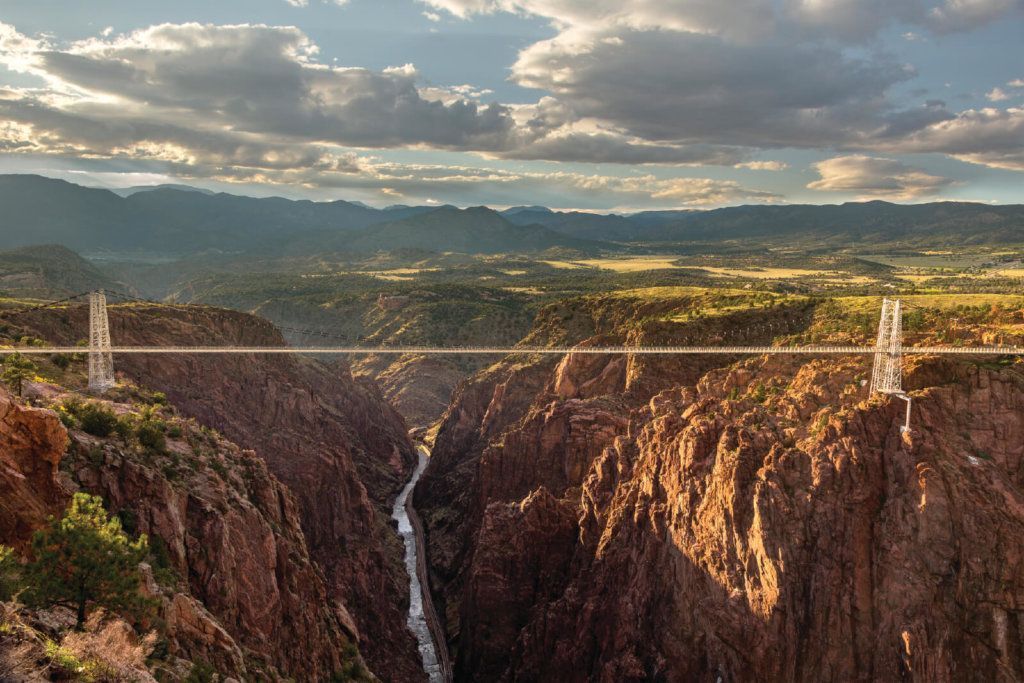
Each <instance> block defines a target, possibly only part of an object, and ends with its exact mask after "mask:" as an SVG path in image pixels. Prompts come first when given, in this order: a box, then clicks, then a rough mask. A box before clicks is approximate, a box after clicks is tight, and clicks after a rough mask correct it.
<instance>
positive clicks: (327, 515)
mask: <svg viewBox="0 0 1024 683" xmlns="http://www.w3.org/2000/svg"><path fill="white" fill-rule="evenodd" d="M29 324H30V325H31V327H32V329H35V330H38V334H39V336H41V337H45V338H48V339H54V340H60V341H66V342H72V343H73V342H74V341H76V340H77V338H78V336H79V335H81V333H82V330H85V329H87V327H86V326H85V321H84V312H82V311H78V310H72V311H68V312H59V313H52V312H41V313H40V314H39V315H37V316H36V317H35V318H33V319H31V320H30V321H29ZM110 324H111V334H112V336H113V338H114V339H116V340H117V342H118V343H121V344H126V345H132V344H172V345H173V344H182V345H203V344H209V345H216V344H223V345H232V344H251V345H268V346H274V345H280V344H281V343H282V342H281V338H280V336H279V335H278V333H277V332H276V331H275V330H274V328H273V327H272V326H271V325H270V324H269V323H267V322H266V321H263V320H261V319H259V318H255V317H253V316H249V315H246V314H242V313H234V312H230V311H224V310H220V309H211V308H206V307H199V306H189V307H174V308H172V307H161V306H148V305H132V306H112V307H111V309H110ZM117 368H118V371H120V372H123V373H124V374H125V375H127V376H129V377H131V378H133V379H135V380H136V381H138V382H139V383H140V384H144V385H145V386H148V387H150V388H152V389H158V390H161V391H164V392H166V394H167V396H168V398H169V399H170V401H171V402H172V403H173V404H174V405H176V406H177V407H178V408H179V409H180V410H182V411H183V412H184V413H185V414H187V415H190V416H193V417H195V418H196V419H197V420H198V421H199V422H200V423H202V424H205V425H209V426H211V427H214V428H216V429H217V430H219V431H220V432H221V433H223V434H224V435H225V436H226V437H228V438H229V439H231V440H232V441H234V442H236V443H238V444H239V445H241V446H242V447H244V448H248V449H252V450H253V451H255V452H256V454H257V455H258V456H259V457H260V458H261V459H262V460H263V461H265V462H266V464H267V467H268V468H269V471H270V472H271V473H273V475H274V476H275V477H276V478H277V479H279V480H280V481H281V482H283V483H284V484H285V485H286V486H287V487H288V488H289V489H290V490H291V491H292V492H293V494H294V496H295V500H296V504H297V513H298V519H299V521H300V522H301V527H302V531H303V532H304V535H305V538H306V542H307V544H308V547H309V553H310V556H311V558H312V559H313V560H314V561H315V562H316V563H317V564H318V565H319V566H320V567H321V568H322V570H323V572H324V574H325V576H326V581H327V596H328V601H329V602H331V603H333V604H337V605H339V606H340V608H341V609H342V610H343V611H345V612H347V614H349V615H350V616H351V620H352V622H353V623H354V626H355V629H356V630H357V631H358V634H359V637H360V649H361V650H362V652H363V653H364V654H365V655H366V657H367V660H368V662H369V664H370V667H371V669H372V670H373V671H374V672H375V673H377V674H378V675H379V676H381V677H382V678H384V679H386V680H402V681H413V680H420V679H421V678H422V677H423V672H422V666H421V662H420V658H419V654H418V652H417V650H416V644H415V640H414V638H413V637H412V635H411V634H410V633H409V631H408V629H406V627H405V611H406V609H407V605H408V599H409V598H408V583H407V578H406V576H405V573H404V567H403V565H402V546H401V542H400V540H399V538H398V536H397V534H396V533H395V532H394V531H393V530H392V528H391V527H390V526H389V524H388V522H387V519H388V513H389V510H390V505H391V503H392V501H393V499H394V496H395V495H396V494H397V492H398V491H399V490H400V489H401V486H402V484H403V483H404V482H405V481H406V479H407V478H408V476H409V473H410V472H411V470H412V468H413V466H414V463H415V453H414V451H413V448H412V445H411V443H410V441H409V439H408V437H407V435H406V428H405V425H404V423H403V421H402V419H401V417H400V416H399V415H398V414H397V413H396V412H395V410H394V409H393V408H391V407H390V406H389V405H388V404H387V402H386V401H385V400H384V399H383V398H382V397H381V395H380V393H379V391H378V390H377V389H376V387H375V386H374V385H373V383H372V382H371V381H369V380H362V379H358V378H353V376H352V375H351V373H350V372H349V371H348V368H347V366H344V365H332V366H331V367H330V368H328V367H327V366H325V365H322V364H320V363H316V362H315V361H311V360H308V359H302V358H294V357H282V356H276V357H271V356H231V355H229V356H201V355H188V354H173V355H161V356H130V357H129V356H125V357H123V358H119V359H118V365H117ZM216 518H217V515H216V513H215V511H211V512H210V520H209V523H210V524H212V525H216V524H217V522H216ZM247 542H248V541H247ZM252 542H253V543H257V545H258V543H259V540H258V537H257V539H256V540H253V541H252ZM253 588H254V589H255V588H259V587H258V586H254V587H253ZM264 618H266V617H264ZM296 656H301V653H298V654H297V655H296Z"/></svg>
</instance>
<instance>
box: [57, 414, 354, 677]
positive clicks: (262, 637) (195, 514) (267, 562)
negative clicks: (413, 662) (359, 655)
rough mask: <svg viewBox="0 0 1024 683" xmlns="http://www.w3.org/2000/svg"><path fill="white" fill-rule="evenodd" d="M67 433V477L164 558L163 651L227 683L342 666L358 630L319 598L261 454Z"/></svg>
mask: <svg viewBox="0 0 1024 683" xmlns="http://www.w3.org/2000/svg"><path fill="white" fill-rule="evenodd" d="M73 437H74V445H73V447H72V448H71V449H70V451H69V455H68V458H67V460H66V461H65V463H64V465H63V467H64V469H65V470H67V471H68V472H69V474H70V475H71V478H72V479H73V480H74V481H75V482H76V483H77V484H78V485H79V486H81V487H82V488H83V489H84V490H87V491H89V492H91V493H95V494H98V495H101V496H102V497H103V499H104V500H105V501H106V503H107V505H108V507H109V508H110V509H111V510H112V511H114V512H117V513H118V514H121V515H122V517H123V518H125V519H127V520H129V521H130V524H131V526H132V527H133V529H132V531H133V532H137V533H145V534H147V535H148V536H149V537H150V538H151V539H152V543H153V544H154V545H157V546H159V548H160V549H161V550H159V551H158V553H160V555H161V556H164V554H165V555H166V563H167V564H166V566H165V567H163V568H162V569H163V570H164V577H165V579H167V581H168V585H166V586H165V587H164V589H163V590H155V591H152V592H153V593H154V594H155V595H157V596H159V597H160V598H161V605H162V607H161V617H162V619H163V621H165V622H166V624H167V636H168V640H169V646H170V654H172V655H175V656H178V657H182V658H185V659H195V660H204V661H209V662H210V663H212V664H214V665H215V666H217V668H218V670H220V671H222V672H225V673H229V674H234V675H239V674H242V673H246V672H248V674H249V675H257V674H258V672H259V669H256V670H255V671H251V670H249V669H252V668H253V667H254V666H257V667H258V666H260V665H262V666H264V667H266V668H267V669H269V670H271V671H280V672H282V673H285V674H286V675H290V676H293V677H295V676H297V677H300V678H308V679H319V678H324V677H329V676H330V674H331V673H332V672H334V671H338V670H340V668H341V659H340V653H341V651H342V649H343V647H344V645H345V643H346V642H347V641H346V637H352V638H354V637H356V634H355V633H348V634H346V629H345V619H344V613H343V612H342V611H341V608H339V607H336V606H334V605H332V604H331V603H330V601H329V600H328V599H327V596H326V589H325V582H324V578H323V575H322V574H321V573H320V571H319V570H318V569H317V568H316V567H315V566H314V564H313V563H312V561H311V560H310V557H309V552H308V550H307V548H306V543H305V539H304V536H303V534H302V530H301V526H300V523H299V515H298V510H297V507H296V503H295V500H294V497H293V496H292V494H291V492H290V491H289V490H288V489H286V488H285V487H284V486H283V485H282V484H281V483H280V482H278V481H277V480H276V479H275V478H274V477H273V476H271V475H270V473H269V471H268V469H267V465H266V464H265V463H264V462H263V461H262V460H261V459H260V458H258V457H256V455H255V454H254V453H252V452H251V451H244V450H242V449H240V448H238V447H237V446H236V445H234V444H231V443H230V442H227V441H225V440H223V439H221V438H218V437H216V436H214V435H210V434H202V433H201V432H199V433H195V432H192V433H187V434H186V435H185V436H184V437H183V438H182V439H181V440H174V441H172V442H171V444H170V448H169V451H168V454H167V455H166V456H161V455H154V454H137V453H134V452H131V451H126V450H125V449H124V448H123V447H121V446H120V445H118V444H116V443H112V442H110V441H109V440H102V439H97V438H96V437H91V436H89V435H87V434H84V433H81V432H75V433H73ZM179 582H180V586H179V585H178V584H179ZM179 588H186V590H184V592H183V591H182V590H180V589H179ZM242 651H244V652H245V657H244V660H243V659H242Z"/></svg>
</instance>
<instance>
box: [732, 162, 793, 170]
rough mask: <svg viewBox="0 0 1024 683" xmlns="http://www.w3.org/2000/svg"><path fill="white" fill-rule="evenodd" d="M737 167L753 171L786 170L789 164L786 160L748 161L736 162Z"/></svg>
mask: <svg viewBox="0 0 1024 683" xmlns="http://www.w3.org/2000/svg"><path fill="white" fill-rule="evenodd" d="M736 168H746V169H750V170H752V171H785V170H786V169H787V168H789V164H787V163H786V162H784V161H746V162H743V163H741V164H736Z"/></svg>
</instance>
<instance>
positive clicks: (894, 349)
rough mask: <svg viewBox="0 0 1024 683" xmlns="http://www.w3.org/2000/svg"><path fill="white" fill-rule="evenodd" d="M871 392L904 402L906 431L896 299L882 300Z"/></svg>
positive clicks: (906, 423) (899, 312)
mask: <svg viewBox="0 0 1024 683" xmlns="http://www.w3.org/2000/svg"><path fill="white" fill-rule="evenodd" d="M871 391H872V392H878V393H880V394H888V395H889V396H896V397H897V398H899V399H902V400H904V401H906V402H907V417H906V420H905V421H904V423H903V426H902V427H900V431H901V432H903V433H906V432H909V431H910V403H911V399H910V396H908V395H907V393H906V392H905V391H903V308H902V302H900V300H899V299H882V318H881V320H879V322H878V339H877V341H876V342H875V363H874V368H873V369H872V371H871Z"/></svg>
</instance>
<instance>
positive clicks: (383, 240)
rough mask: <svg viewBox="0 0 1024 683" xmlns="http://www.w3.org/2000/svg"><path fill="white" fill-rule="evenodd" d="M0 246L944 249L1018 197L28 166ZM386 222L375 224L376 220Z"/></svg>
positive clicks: (1020, 235) (7, 190) (1012, 223)
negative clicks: (319, 183) (458, 186)
mask: <svg viewBox="0 0 1024 683" xmlns="http://www.w3.org/2000/svg"><path fill="white" fill-rule="evenodd" d="M0 205H2V206H3V214H2V217H0V249H2V248H12V247H19V246H26V245H29V244H39V243H41V242H45V243H56V244H62V245H65V246H67V247H69V248H71V249H74V250H76V251H79V252H81V253H85V254H88V255H93V254H104V253H107V254H109V253H114V254H118V255H130V254H132V253H142V254H148V255H152V254H158V255H160V256H162V257H176V256H179V257H180V256H186V255H195V254H198V253H209V254H219V253H230V254H247V255H255V256H275V255H279V254H282V253H287V254H290V255H312V254H316V253H320V252H322V251H324V250H332V251H345V250H353V249H354V250H359V251H376V250H391V249H401V248H412V249H429V250H432V251H465V252H466V253H499V252H508V251H538V250H543V249H547V248H552V247H557V248H568V249H581V250H584V251H593V250H594V249H600V248H602V247H603V248H610V249H616V248H619V247H613V246H611V245H610V244H609V243H614V242H618V243H638V244H650V243H664V242H675V243H682V242H691V243H694V242H696V243H710V244H718V243H726V242H730V243H733V246H736V245H744V244H747V245H757V244H762V243H784V244H805V245H806V244H812V245H818V246H821V247H822V248H834V247H837V246H849V245H851V244H892V245H895V244H899V245H906V246H911V247H928V246H935V247H948V246H950V245H961V244H1021V243H1024V206H1022V205H1008V206H989V205H986V204H975V203H968V202H940V203H931V204H915V205H900V204H891V203H888V202H877V201H876V202H859V203H857V202H851V203H847V204H841V205H827V206H817V205H787V206H774V205H773V206H760V205H759V206H736V207H729V208H723V209H715V210H711V211H646V212H641V213H636V214H630V215H617V214H594V213H586V212H579V211H552V210H550V209H548V208H546V207H539V206H521V207H513V208H511V209H506V210H505V211H504V212H501V213H499V212H496V211H492V210H490V209H484V208H478V209H467V210H460V209H458V208H456V207H453V206H441V207H431V206H403V205H396V206H392V207H388V208H386V209H374V208H372V207H368V206H365V205H361V204H356V203H352V202H346V201H341V200H338V201H332V202H312V201H306V200H298V201H296V200H290V199H284V198H281V197H267V198H254V197H240V196H236V195H230V194H225V193H217V194H211V193H207V192H204V191H196V190H195V188H187V187H186V188H185V189H182V188H180V187H155V188H149V189H145V190H144V191H143V190H142V189H140V190H139V191H137V192H133V193H131V194H129V195H128V196H127V197H121V196H119V195H118V194H115V193H114V192H111V191H109V190H100V189H94V188H86V187H81V186H79V185H74V184H72V183H68V182H65V181H63V180H53V179H51V178H44V177H41V176H31V175H0ZM376 228H379V229H376Z"/></svg>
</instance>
